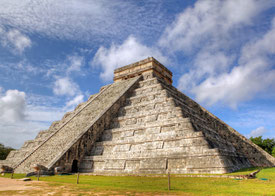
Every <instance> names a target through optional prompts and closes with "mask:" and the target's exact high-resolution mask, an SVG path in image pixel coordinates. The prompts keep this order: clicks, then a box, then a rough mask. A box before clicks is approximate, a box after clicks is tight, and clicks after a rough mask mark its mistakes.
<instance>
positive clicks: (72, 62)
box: [67, 55, 84, 73]
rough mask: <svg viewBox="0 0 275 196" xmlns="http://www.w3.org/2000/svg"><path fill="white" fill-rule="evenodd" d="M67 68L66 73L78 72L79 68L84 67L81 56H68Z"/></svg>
mask: <svg viewBox="0 0 275 196" xmlns="http://www.w3.org/2000/svg"><path fill="white" fill-rule="evenodd" d="M68 61H69V67H68V69H67V72H68V73H70V72H79V71H81V67H82V66H83V65H84V58H83V57H82V56H77V55H74V56H69V57H68Z"/></svg>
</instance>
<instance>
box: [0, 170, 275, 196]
mask: <svg viewBox="0 0 275 196" xmlns="http://www.w3.org/2000/svg"><path fill="white" fill-rule="evenodd" d="M256 170H257V168H253V169H250V170H246V171H239V172H236V173H234V174H237V175H240V174H241V175H243V174H247V173H251V172H253V171H256ZM5 177H10V174H6V176H5ZM14 177H15V178H22V177H24V175H22V174H14ZM263 178H265V179H268V180H265V179H263ZM32 179H33V180H36V177H32ZM40 181H47V182H49V186H52V187H64V186H67V187H69V189H70V190H71V191H72V193H75V194H76V193H77V194H76V195H81V194H84V195H85V194H86V193H89V192H93V193H96V192H101V193H102V192H103V193H106V195H108V194H126V195H133V194H145V195H154V194H168V193H169V194H180V195H275V168H266V169H263V170H262V171H261V172H260V173H258V174H257V178H256V179H250V180H235V179H227V178H206V177H204V178H199V177H198V178H190V177H175V176H173V175H172V176H171V189H172V190H171V191H169V192H168V190H167V177H137V176H84V175H81V176H80V184H78V185H77V184H76V175H69V176H58V175H57V176H45V177H44V176H43V177H40ZM0 193H1V192H0Z"/></svg>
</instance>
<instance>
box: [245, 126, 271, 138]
mask: <svg viewBox="0 0 275 196" xmlns="http://www.w3.org/2000/svg"><path fill="white" fill-rule="evenodd" d="M267 132H268V130H267V129H265V128H264V127H258V128H257V129H255V130H252V131H251V132H250V133H249V134H248V135H247V137H248V138H250V137H259V136H263V135H264V134H266V133H267Z"/></svg>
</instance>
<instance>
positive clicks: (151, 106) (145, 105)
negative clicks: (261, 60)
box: [123, 97, 176, 111]
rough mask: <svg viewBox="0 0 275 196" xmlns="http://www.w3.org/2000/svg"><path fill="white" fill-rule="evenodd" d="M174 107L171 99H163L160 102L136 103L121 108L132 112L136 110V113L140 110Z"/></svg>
mask: <svg viewBox="0 0 275 196" xmlns="http://www.w3.org/2000/svg"><path fill="white" fill-rule="evenodd" d="M167 106H170V107H176V105H175V102H174V100H173V98H170V97H169V98H165V99H163V100H162V99H161V100H157V101H156V100H153V101H144V102H140V103H136V104H134V105H126V106H124V107H123V109H124V110H132V109H136V110H138V111H140V110H145V111H146V110H161V108H163V107H167Z"/></svg>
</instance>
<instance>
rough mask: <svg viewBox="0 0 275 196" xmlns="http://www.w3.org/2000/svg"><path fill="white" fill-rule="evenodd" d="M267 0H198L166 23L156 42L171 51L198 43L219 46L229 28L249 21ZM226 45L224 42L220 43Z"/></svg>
mask: <svg viewBox="0 0 275 196" xmlns="http://www.w3.org/2000/svg"><path fill="white" fill-rule="evenodd" d="M270 4H271V2H270V1H265V0H264V1H258V0H246V1H243V0H237V1H230V0H225V1H224V0H217V1H212V0H201V1H197V2H196V3H195V5H194V6H193V7H189V8H186V9H185V10H184V11H183V12H182V13H181V14H179V15H178V17H177V19H176V20H175V21H174V22H173V23H172V24H171V25H169V26H168V27H166V30H165V32H164V33H163V35H162V37H161V39H160V40H159V45H160V46H162V47H166V48H168V49H169V50H172V51H177V50H180V51H185V52H190V51H194V50H196V49H198V48H201V47H202V43H204V44H210V45H211V47H220V43H221V42H222V43H223V42H224V41H228V39H230V37H227V36H228V35H229V34H230V33H232V31H233V30H235V29H237V28H239V27H242V26H243V25H252V22H253V17H255V16H257V15H258V14H259V13H260V12H262V11H263V10H265V9H266V8H268V7H269V6H270ZM224 47H226V46H224Z"/></svg>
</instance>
